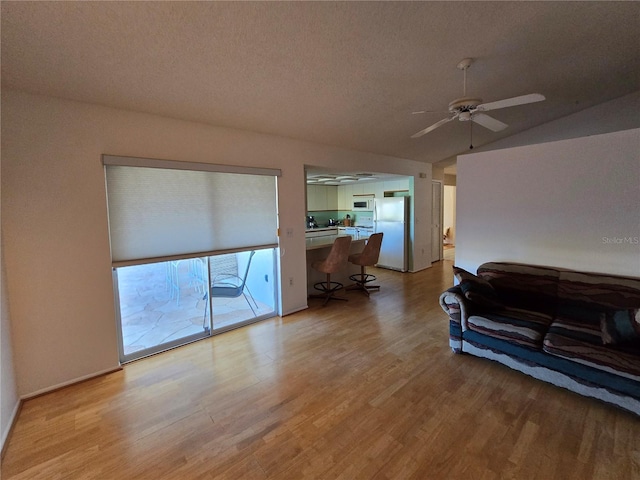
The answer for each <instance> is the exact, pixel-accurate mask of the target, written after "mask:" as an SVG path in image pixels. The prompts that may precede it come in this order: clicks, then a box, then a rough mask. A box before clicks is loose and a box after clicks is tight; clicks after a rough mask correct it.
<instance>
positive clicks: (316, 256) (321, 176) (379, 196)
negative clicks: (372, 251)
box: [305, 172, 413, 294]
mask: <svg viewBox="0 0 640 480" xmlns="http://www.w3.org/2000/svg"><path fill="white" fill-rule="evenodd" d="M412 180H413V179H412V178H411V177H402V176H391V175H385V176H379V174H371V173H367V174H344V173H342V174H336V173H326V172H322V173H317V172H307V197H306V198H307V208H306V211H307V216H306V218H305V240H306V249H307V290H308V293H309V294H311V293H314V287H313V285H314V284H315V283H316V282H320V281H323V280H325V277H324V274H321V273H320V272H317V271H315V270H314V269H313V268H311V264H312V263H313V261H315V260H321V259H323V258H326V257H327V255H328V254H329V251H330V250H331V246H332V245H333V242H334V240H335V239H336V238H337V237H338V236H343V235H350V236H351V237H352V242H351V250H350V254H351V253H358V252H361V251H362V249H363V248H364V245H365V243H366V241H367V239H368V238H369V236H370V235H371V234H373V233H376V232H383V233H384V238H383V242H382V247H381V250H380V258H379V261H378V264H377V265H376V266H378V267H382V268H389V269H393V270H397V271H400V272H406V271H407V270H408V267H409V241H410V239H409V218H410V216H409V213H410V212H409V209H410V205H411V194H412ZM359 271H360V269H359V267H358V266H355V265H352V264H348V265H347V266H346V267H345V269H344V271H343V272H340V273H339V274H338V275H336V276H335V277H336V278H335V281H338V282H341V283H344V284H345V285H347V284H349V283H352V282H351V281H350V280H349V278H348V277H349V275H353V274H356V273H358V272H359ZM333 279H334V276H333V275H332V280H333Z"/></svg>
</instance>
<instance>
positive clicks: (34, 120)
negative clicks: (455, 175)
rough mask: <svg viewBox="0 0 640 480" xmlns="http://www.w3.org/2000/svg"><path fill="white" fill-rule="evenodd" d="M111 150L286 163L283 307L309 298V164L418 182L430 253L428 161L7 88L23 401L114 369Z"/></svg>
mask: <svg viewBox="0 0 640 480" xmlns="http://www.w3.org/2000/svg"><path fill="white" fill-rule="evenodd" d="M105 153H106V154H112V155H123V156H136V157H149V158H161V159H170V160H181V161H192V162H204V163H218V164H232V165H246V166H255V167H270V168H280V169H282V177H281V178H280V179H279V181H278V190H279V198H280V201H279V205H278V208H279V214H280V217H279V218H280V231H281V232H283V236H282V237H281V239H280V241H281V257H280V262H281V270H282V277H283V278H285V279H288V278H290V277H293V278H294V285H293V286H289V282H288V281H287V282H283V286H282V298H281V308H282V312H283V313H284V314H287V313H291V312H294V311H296V310H300V309H303V308H306V301H307V298H306V281H305V280H306V278H305V277H306V270H305V269H306V262H305V242H304V216H305V210H304V205H305V198H304V190H305V189H304V185H305V178H304V165H305V164H309V165H319V166H326V167H329V168H334V169H353V170H358V169H366V170H373V171H379V172H383V173H397V174H401V175H409V176H414V177H416V180H415V187H414V192H415V201H416V212H418V214H417V215H416V218H415V220H414V221H415V225H416V228H415V238H414V243H413V245H414V249H415V250H416V251H417V252H420V251H425V252H430V251H431V244H430V236H429V230H428V228H429V226H430V218H428V217H427V218H424V213H423V212H430V210H431V195H430V187H431V169H430V166H429V165H425V164H424V163H418V162H413V161H409V160H404V159H399V158H392V157H386V156H380V155H373V154H368V153H363V152H354V151H347V150H344V149H339V148H333V147H328V146H321V145H315V144H310V143H306V142H299V141H295V140H291V139H286V138H281V137H275V136H269V135H262V134H255V133H251V132H245V131H240V130H233V129H226V128H220V127H212V126H209V125H204V124H199V123H192V122H186V121H180V120H176V119H170V118H164V117H158V116H153V115H147V114H142V113H136V112H130V111H123V110H117V109H112V108H107V107H101V106H97V105H89V104H84V103H79V102H71V101H65V100H61V99H55V98H51V97H45V96H37V95H30V94H26V93H21V92H16V91H7V90H3V92H2V156H3V163H2V210H3V211H2V213H3V215H2V227H3V230H4V242H5V245H4V246H5V262H6V270H7V277H8V287H9V292H8V294H9V298H10V300H11V321H12V327H13V338H14V343H13V350H14V358H15V368H16V378H17V384H18V393H19V394H20V395H21V396H23V397H24V396H30V395H33V394H35V393H39V392H42V391H46V390H48V389H51V388H53V387H56V386H59V385H64V384H66V383H69V382H72V381H74V380H78V379H81V378H85V377H87V376H91V375H94V374H97V373H100V372H104V371H109V370H111V369H113V368H117V367H118V355H117V348H116V328H115V319H114V315H115V314H114V304H113V287H112V284H111V267H110V254H109V235H108V229H107V214H106V197H105V185H104V172H103V167H102V164H101V155H102V154H105ZM420 172H427V173H428V175H427V178H424V179H422V178H417V177H418V176H419V173H420ZM427 215H429V214H428V213H427ZM287 230H290V231H291V232H292V235H291V236H289V235H285V234H284V232H287ZM414 262H415V266H416V268H424V267H425V266H428V265H429V262H428V258H424V256H421V255H415V256H414Z"/></svg>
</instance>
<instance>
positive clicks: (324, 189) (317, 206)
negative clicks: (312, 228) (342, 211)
mask: <svg viewBox="0 0 640 480" xmlns="http://www.w3.org/2000/svg"><path fill="white" fill-rule="evenodd" d="M337 209H338V187H335V186H332V185H307V211H308V212H317V211H321V210H337Z"/></svg>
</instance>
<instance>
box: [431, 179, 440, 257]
mask: <svg viewBox="0 0 640 480" xmlns="http://www.w3.org/2000/svg"><path fill="white" fill-rule="evenodd" d="M440 259H442V182H439V181H437V180H432V181H431V261H432V262H437V261H439V260H440Z"/></svg>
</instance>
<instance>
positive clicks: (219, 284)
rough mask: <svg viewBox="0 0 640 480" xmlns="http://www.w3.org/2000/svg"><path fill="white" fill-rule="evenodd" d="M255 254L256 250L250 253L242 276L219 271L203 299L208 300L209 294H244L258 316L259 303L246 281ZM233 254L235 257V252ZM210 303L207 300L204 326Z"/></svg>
mask: <svg viewBox="0 0 640 480" xmlns="http://www.w3.org/2000/svg"><path fill="white" fill-rule="evenodd" d="M255 254H256V252H255V251H251V252H250V253H249V260H248V261H247V267H246V268H245V271H244V275H243V276H242V277H240V276H238V275H237V274H234V273H219V274H217V275H215V276H214V277H213V279H212V281H211V286H210V287H209V291H208V292H206V293H205V294H204V297H203V300H208V299H209V295H211V298H237V297H239V296H240V295H242V296H243V297H244V299H245V300H246V301H247V304H248V305H249V308H250V309H251V311H252V312H253V316H254V317H256V316H257V313H256V310H257V309H258V303H257V302H256V301H255V299H254V298H253V295H251V291H250V290H249V287H248V286H247V283H246V282H247V276H248V275H249V268H251V260H252V259H253V256H254V255H255ZM233 256H234V257H235V254H234V255H233ZM236 272H237V270H236ZM245 291H246V293H245ZM247 293H248V294H249V297H251V300H252V301H253V304H254V305H255V308H254V307H253V305H251V302H250V301H249V298H248V297H247ZM208 305H209V302H208V301H207V303H206V304H205V309H204V318H203V320H202V321H203V326H204V324H205V322H206V319H207V309H208Z"/></svg>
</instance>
